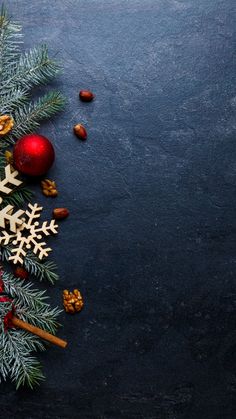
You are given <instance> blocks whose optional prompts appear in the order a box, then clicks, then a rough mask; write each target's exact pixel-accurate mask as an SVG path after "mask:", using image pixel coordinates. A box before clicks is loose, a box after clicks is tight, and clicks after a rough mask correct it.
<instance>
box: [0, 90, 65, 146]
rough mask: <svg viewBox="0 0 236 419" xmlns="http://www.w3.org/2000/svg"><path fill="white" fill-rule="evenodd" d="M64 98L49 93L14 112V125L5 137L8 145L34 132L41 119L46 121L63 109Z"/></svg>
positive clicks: (55, 93) (56, 93)
mask: <svg viewBox="0 0 236 419" xmlns="http://www.w3.org/2000/svg"><path fill="white" fill-rule="evenodd" d="M64 103H65V101H64V98H63V96H62V95H61V93H60V92H57V91H55V92H49V93H47V94H45V95H44V96H42V97H41V98H39V99H38V100H37V101H35V102H31V103H30V104H28V105H25V106H23V107H21V108H18V109H17V110H16V111H15V115H14V120H15V125H14V128H13V130H12V132H11V134H10V135H8V136H6V137H5V140H6V141H8V142H9V143H14V142H15V138H19V137H21V136H22V135H24V134H27V133H30V132H33V131H35V130H36V129H37V128H38V127H39V125H40V122H41V121H42V120H43V119H48V118H50V117H51V116H53V115H55V114H56V113H57V112H59V111H60V110H62V109H63V106H64Z"/></svg>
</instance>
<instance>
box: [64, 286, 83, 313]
mask: <svg viewBox="0 0 236 419" xmlns="http://www.w3.org/2000/svg"><path fill="white" fill-rule="evenodd" d="M63 305H64V309H65V311H66V312H67V313H76V312H79V311H81V310H82V308H83V306H84V302H83V297H82V295H81V293H80V291H79V290H77V289H75V290H74V291H73V292H69V291H68V290H64V291H63Z"/></svg>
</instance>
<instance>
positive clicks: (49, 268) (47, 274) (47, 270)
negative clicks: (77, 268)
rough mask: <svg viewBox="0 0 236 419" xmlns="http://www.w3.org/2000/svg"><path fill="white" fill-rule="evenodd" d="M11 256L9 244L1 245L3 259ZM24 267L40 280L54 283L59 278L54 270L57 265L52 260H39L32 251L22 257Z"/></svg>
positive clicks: (5, 259) (6, 259)
mask: <svg viewBox="0 0 236 419" xmlns="http://www.w3.org/2000/svg"><path fill="white" fill-rule="evenodd" d="M10 256H11V248H10V246H1V258H2V260H3V261H8V260H9V257H10ZM24 267H25V269H26V270H27V272H29V273H30V274H31V275H34V276H35V277H36V278H37V279H38V280H39V281H40V282H41V281H43V280H46V281H49V282H50V283H51V284H54V283H55V282H56V281H58V280H59V276H58V274H57V272H56V270H57V266H56V264H55V263H54V262H52V261H49V260H47V261H41V260H39V259H38V258H37V256H35V255H34V254H33V253H31V252H29V253H27V255H26V257H25V259H24Z"/></svg>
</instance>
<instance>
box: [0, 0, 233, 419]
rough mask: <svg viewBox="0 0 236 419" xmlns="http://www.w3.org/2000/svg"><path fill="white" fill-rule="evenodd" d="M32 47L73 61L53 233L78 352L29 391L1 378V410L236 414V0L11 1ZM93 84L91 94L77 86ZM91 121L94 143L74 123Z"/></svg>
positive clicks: (62, 120)
mask: <svg viewBox="0 0 236 419" xmlns="http://www.w3.org/2000/svg"><path fill="white" fill-rule="evenodd" d="M6 3H7V5H8V7H9V10H10V13H11V15H12V16H13V17H14V18H16V19H18V20H19V22H21V23H22V24H23V26H24V34H25V46H26V47H32V46H34V45H35V44H39V43H41V42H46V43H48V45H49V47H50V51H51V54H52V55H54V54H57V55H56V56H57V59H58V60H60V61H61V63H62V64H63V67H64V73H63V74H62V75H61V76H60V77H59V78H58V79H57V81H56V82H55V83H52V86H54V87H57V88H60V89H61V90H62V91H63V92H64V94H65V95H66V96H67V99H68V103H67V107H66V110H65V112H64V113H63V114H61V116H59V117H57V118H55V119H54V120H52V121H50V122H48V123H47V124H45V125H43V126H42V128H41V130H40V132H41V133H42V134H45V135H47V136H48V137H49V138H50V139H51V140H52V142H53V144H54V146H55V149H56V154H57V161H56V164H55V166H54V168H53V169H52V170H51V172H50V174H49V176H50V177H51V178H52V179H55V180H56V181H57V183H58V187H59V191H60V195H59V197H58V198H57V200H56V201H53V200H50V199H48V200H47V199H45V198H44V197H43V196H42V195H41V193H40V191H39V188H38V187H37V186H35V187H34V189H35V190H36V192H37V195H38V200H39V201H40V202H41V203H42V204H43V205H44V207H45V212H46V214H48V215H49V214H50V213H51V210H52V208H53V207H54V206H67V207H68V208H69V210H70V212H71V215H70V217H69V218H68V220H66V221H65V222H63V223H62V224H61V229H60V235H59V236H58V237H57V238H55V239H52V240H51V241H50V244H51V245H52V246H53V247H54V253H53V258H54V260H55V261H56V262H57V263H58V265H59V272H60V276H61V281H60V283H59V284H58V285H56V286H55V287H54V288H53V287H51V288H50V287H48V292H49V294H50V296H51V301H52V304H53V305H60V306H61V295H62V290H63V289H64V288H70V289H73V288H74V287H78V288H79V289H80V290H81V291H82V293H83V295H84V299H85V308H84V311H83V312H81V313H80V314H78V315H77V316H75V317H70V316H68V315H66V314H62V316H61V322H62V325H63V327H62V328H61V329H60V331H59V335H60V336H61V337H63V338H65V339H67V340H68V341H69V346H68V349H67V350H61V349H58V348H54V347H53V348H49V350H48V351H47V352H46V353H44V354H42V355H41V359H42V362H43V365H44V372H45V374H46V376H47V380H46V381H45V382H44V383H43V384H42V385H41V387H40V388H39V389H36V390H35V391H34V392H32V391H29V390H21V391H18V392H16V391H15V389H14V387H13V386H12V385H11V384H4V385H2V386H1V387H0V403H1V417H5V418H26V419H31V418H48V419H49V418H63V419H64V418H81V419H86V418H89V419H92V418H98V419H112V418H117V419H121V418H125V419H126V418H127V419H129V418H131V419H134V418H135V419H136V418H137V419H140V418H144V419H151V418H157V419H223V418H224V419H234V418H235V417H236V330H235V325H236V278H235V276H236V246H235V237H236V211H235V210H236V136H235V130H236V120H235V109H236V87H235V75H236V71H235V70H236V69H235V40H236V37H235V17H236V16H235V7H236V5H235V0H132V1H131V0H130V1H127V0H106V1H105V0H104V1H103V0H80V1H79V0H77V1H76V0H54V1H48V0H40V1H38V0H30V1H29V0H10V1H7V2H6ZM83 88H84V89H86V88H89V89H91V90H92V91H94V93H95V94H96V100H95V101H94V102H93V103H91V104H83V103H81V102H80V101H79V100H78V91H79V90H80V89H83ZM78 122H82V123H84V125H85V126H86V127H87V129H88V133H89V138H88V140H87V142H86V143H82V142H80V141H79V140H78V139H76V138H75V137H74V136H73V133H72V127H73V125H74V124H75V123H78Z"/></svg>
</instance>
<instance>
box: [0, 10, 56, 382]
mask: <svg viewBox="0 0 236 419" xmlns="http://www.w3.org/2000/svg"><path fill="white" fill-rule="evenodd" d="M21 42H22V33H21V27H20V26H19V25H18V24H16V23H14V22H12V21H11V20H10V19H9V17H8V15H7V12H6V10H5V8H4V7H2V9H1V12H0V114H9V115H11V116H12V118H13V119H14V127H13V130H12V131H11V132H10V134H9V135H7V136H5V137H4V138H3V139H2V140H1V139H0V178H1V177H2V175H3V174H4V168H5V166H6V159H5V156H4V151H5V149H6V147H8V145H10V144H14V142H15V141H16V140H17V139H18V138H20V137H21V136H22V135H24V134H28V133H30V132H32V131H34V130H36V129H37V128H38V127H39V124H40V122H41V121H42V120H44V119H46V118H50V117H52V116H53V115H54V114H55V113H57V112H58V111H60V110H61V109H62V108H63V105H64V98H63V96H62V95H61V93H60V92H57V91H52V92H49V93H46V94H44V95H43V96H41V97H37V99H36V100H33V99H32V93H33V91H34V90H33V89H34V88H35V87H37V86H40V85H43V84H46V83H47V82H49V81H50V80H51V79H52V78H53V77H55V76H56V75H57V74H58V72H59V71H60V67H59V65H58V64H57V63H56V62H55V61H54V60H52V59H51V58H50V57H49V54H48V49H47V47H46V46H45V45H42V46H39V47H36V48H33V49H31V50H30V51H27V52H24V53H21V50H20V44H21ZM2 198H3V202H2V204H1V206H0V209H1V208H2V207H5V206H6V205H7V204H11V205H13V206H15V207H22V206H23V205H25V203H27V202H29V201H30V200H31V198H32V193H31V191H29V189H28V188H26V186H25V185H23V186H21V187H19V188H16V189H14V190H13V191H12V193H11V194H9V195H8V196H3V197H2ZM10 254H11V249H10V247H9V246H2V247H1V254H0V257H1V259H2V260H3V261H8V259H9V256H10ZM24 267H25V269H26V270H27V271H28V272H29V273H30V274H31V275H32V276H33V277H35V278H37V279H38V280H40V281H42V280H48V281H49V282H51V283H54V282H55V281H57V279H58V274H57V273H56V265H55V264H54V263H53V262H51V261H46V262H45V261H41V260H39V259H38V258H37V257H36V256H35V255H34V254H32V253H30V252H29V253H28V254H27V256H26V257H25V260H24ZM2 279H3V283H4V292H5V293H6V294H7V295H8V296H9V297H10V298H11V299H12V302H13V304H14V307H15V314H16V316H18V317H19V318H20V319H22V320H23V321H26V322H29V323H31V324H32V325H35V326H37V327H40V328H42V329H44V330H47V331H49V332H50V333H52V334H55V332H56V329H57V327H58V321H57V318H58V315H59V313H60V310H59V309H58V308H51V307H50V305H49V303H48V302H47V297H46V295H45V292H44V291H39V290H37V289H35V288H34V285H33V284H32V283H31V282H24V281H22V280H20V279H19V278H15V277H14V275H13V274H12V273H8V272H4V274H3V278H2ZM9 310H11V303H9V302H1V304H0V381H1V379H2V380H6V379H7V378H10V379H11V380H12V381H13V382H14V383H15V384H16V387H17V388H19V387H20V386H22V385H25V384H27V385H28V386H29V387H31V388H33V387H34V386H35V385H36V384H38V383H39V382H40V381H41V380H42V379H43V378H44V376H43V374H42V371H41V366H40V363H39V362H38V361H37V359H36V358H35V357H34V356H32V352H34V351H36V350H44V348H45V345H44V343H43V342H42V341H41V340H40V338H38V337H37V336H34V335H32V334H30V333H28V332H26V331H23V330H20V329H15V328H9V329H8V330H7V331H5V330H4V321H3V320H4V317H5V315H6V314H7V313H8V312H9Z"/></svg>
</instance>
